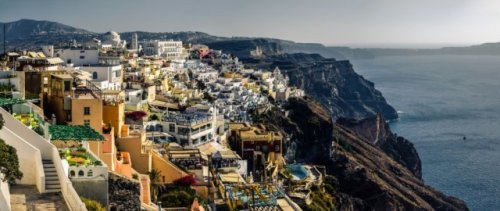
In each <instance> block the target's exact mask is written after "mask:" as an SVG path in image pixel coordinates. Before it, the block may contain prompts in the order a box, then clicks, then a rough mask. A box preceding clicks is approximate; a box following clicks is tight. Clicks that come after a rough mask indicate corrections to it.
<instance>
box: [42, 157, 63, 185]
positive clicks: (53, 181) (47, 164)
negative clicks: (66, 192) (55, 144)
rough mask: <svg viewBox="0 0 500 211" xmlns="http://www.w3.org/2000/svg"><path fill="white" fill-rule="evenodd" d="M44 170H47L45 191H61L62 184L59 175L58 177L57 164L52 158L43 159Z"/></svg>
mask: <svg viewBox="0 0 500 211" xmlns="http://www.w3.org/2000/svg"><path fill="white" fill-rule="evenodd" d="M42 163H43V171H44V172H45V191H46V192H59V191H61V184H60V183H59V177H57V171H56V166H55V165H54V163H53V162H52V161H51V160H42Z"/></svg>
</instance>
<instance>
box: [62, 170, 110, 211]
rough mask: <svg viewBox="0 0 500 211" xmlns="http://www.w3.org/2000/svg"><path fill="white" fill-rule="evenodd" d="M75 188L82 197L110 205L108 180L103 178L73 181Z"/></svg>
mask: <svg viewBox="0 0 500 211" xmlns="http://www.w3.org/2000/svg"><path fill="white" fill-rule="evenodd" d="M71 183H73V187H74V188H75V190H76V192H77V193H78V195H79V196H80V197H85V198H88V199H92V200H95V201H98V202H99V203H101V204H102V205H103V206H104V207H106V206H107V205H108V190H109V188H108V180H106V179H105V178H103V177H100V178H93V179H72V180H71Z"/></svg>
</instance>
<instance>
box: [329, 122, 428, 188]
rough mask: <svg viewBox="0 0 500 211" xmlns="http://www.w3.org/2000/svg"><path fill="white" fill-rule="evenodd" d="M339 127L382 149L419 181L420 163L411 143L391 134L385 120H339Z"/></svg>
mask: <svg viewBox="0 0 500 211" xmlns="http://www.w3.org/2000/svg"><path fill="white" fill-rule="evenodd" d="M337 123H338V124H339V125H342V126H343V127H345V128H347V129H349V130H351V131H353V132H354V133H356V134H357V135H358V136H359V137H360V138H361V139H363V140H364V141H366V142H368V143H371V144H373V145H375V146H377V147H378V148H379V149H382V151H384V152H385V153H386V154H387V155H388V156H389V157H391V158H392V159H393V160H395V161H396V162H398V163H400V164H401V165H403V166H404V167H406V168H407V169H408V170H410V172H412V173H413V175H415V176H416V177H418V178H419V179H421V178H422V162H421V161H420V157H419V156H418V152H417V150H416V149H415V147H414V146H413V143H411V142H410V141H408V140H406V139H405V138H403V137H401V136H397V135H396V134H394V133H392V131H391V129H390V128H389V125H388V124H387V123H386V121H385V119H384V118H383V117H382V116H380V115H376V116H374V117H370V118H366V119H362V120H354V119H345V118H341V119H338V120H337Z"/></svg>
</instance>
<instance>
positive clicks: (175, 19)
mask: <svg viewBox="0 0 500 211" xmlns="http://www.w3.org/2000/svg"><path fill="white" fill-rule="evenodd" d="M22 18H27V19H36V20H49V21H57V22H60V23H63V24H67V25H70V26H74V27H78V28H83V29H87V30H90V31H95V32H106V31H109V30H114V31H118V32H124V31H135V30H143V31H151V32H175V31H202V32H206V33H209V34H212V35H218V36H248V37H272V38H280V39H286V40H292V41H296V42H312V43H323V44H326V45H335V46H351V47H398V46H401V47H412V46H415V47H432V46H435V47H440V46H460V45H469V44H479V43H485V42H498V41H500V1H499V0H203V1H198V0H141V1H128V0H102V1H98V0H82V1H72V0H0V22H10V21H15V20H19V19H22Z"/></svg>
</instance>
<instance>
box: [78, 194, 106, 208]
mask: <svg viewBox="0 0 500 211" xmlns="http://www.w3.org/2000/svg"><path fill="white" fill-rule="evenodd" d="M81 199H82V202H83V203H84V204H85V207H87V209H88V210H89V211H106V209H105V208H104V206H102V204H101V203H99V202H97V201H95V200H92V199H87V198H83V197H81Z"/></svg>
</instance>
